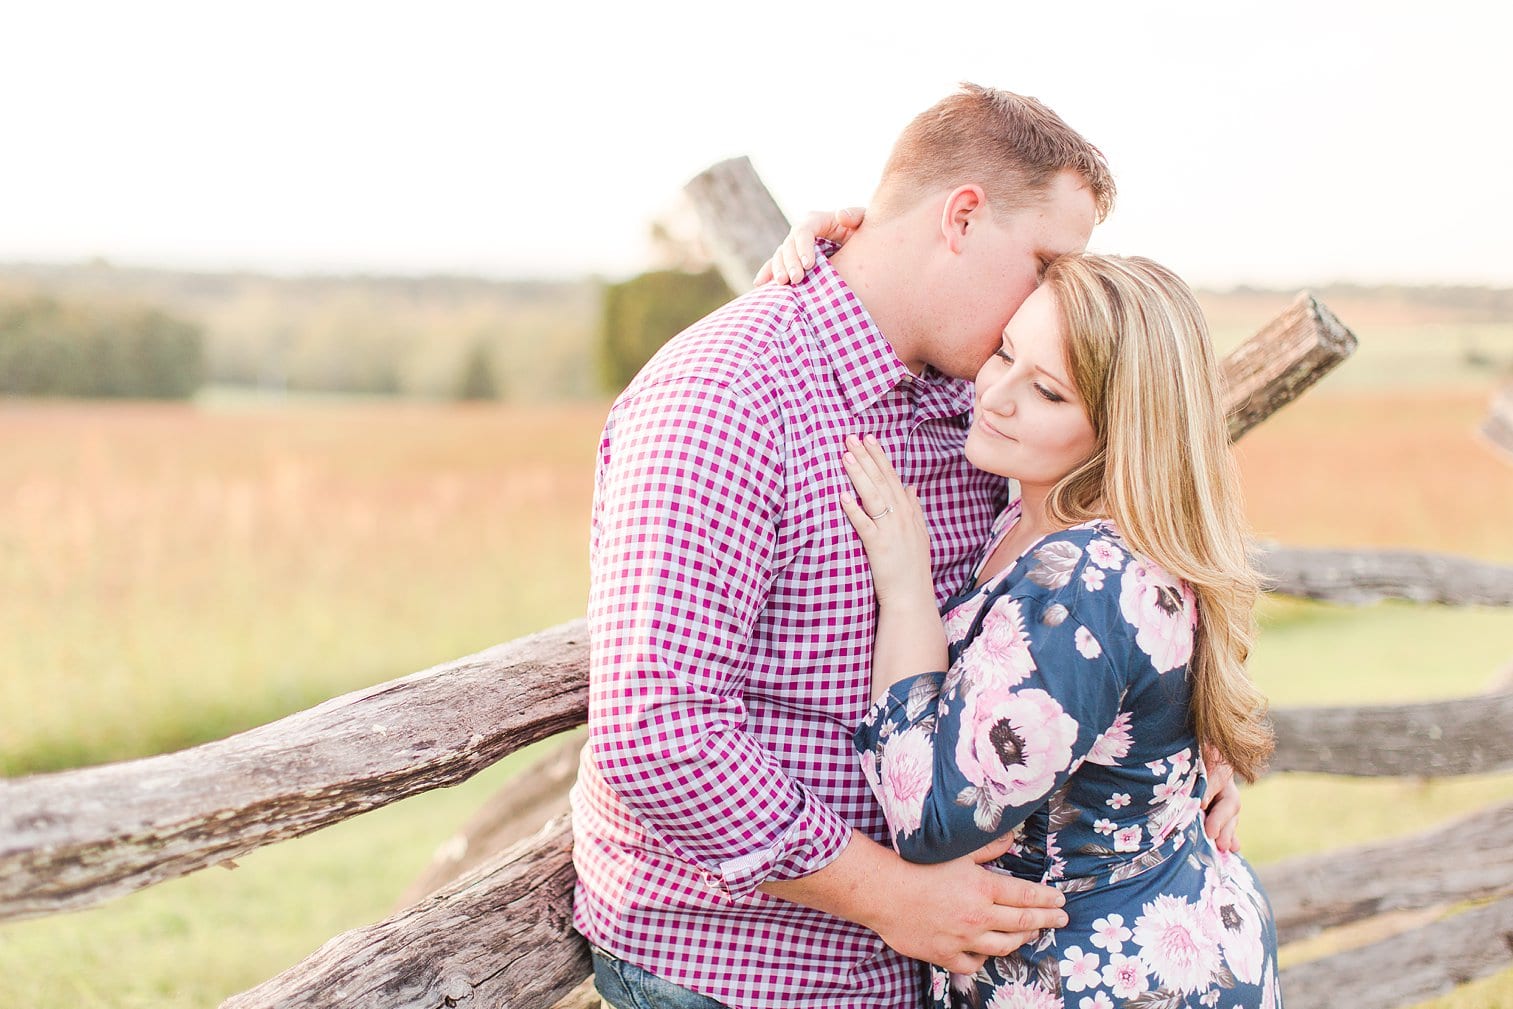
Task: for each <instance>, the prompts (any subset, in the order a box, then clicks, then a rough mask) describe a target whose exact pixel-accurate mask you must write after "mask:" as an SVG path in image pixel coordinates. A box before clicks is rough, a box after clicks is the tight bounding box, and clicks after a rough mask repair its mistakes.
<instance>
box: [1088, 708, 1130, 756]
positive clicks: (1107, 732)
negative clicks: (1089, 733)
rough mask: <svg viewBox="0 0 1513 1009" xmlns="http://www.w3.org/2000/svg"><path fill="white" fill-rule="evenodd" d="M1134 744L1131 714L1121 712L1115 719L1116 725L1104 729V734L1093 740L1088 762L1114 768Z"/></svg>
mask: <svg viewBox="0 0 1513 1009" xmlns="http://www.w3.org/2000/svg"><path fill="white" fill-rule="evenodd" d="M1133 743H1134V739H1133V738H1132V736H1131V735H1130V713H1129V712H1128V711H1121V712H1119V715H1118V717H1116V718H1115V719H1114V724H1113V725H1110V726H1109V727H1108V728H1107V729H1104V730H1103V734H1102V735H1100V736H1099V737H1098V738H1097V739H1095V740H1093V745H1092V747H1091V748H1090V749H1089V750H1088V751H1087V762H1088V763H1090V764H1102V765H1103V766H1104V767H1113V766H1114V765H1115V764H1117V763H1119V761H1120V760H1122V759H1124V757H1126V756H1127V755H1128V754H1129V748H1130V746H1131V744H1133Z"/></svg>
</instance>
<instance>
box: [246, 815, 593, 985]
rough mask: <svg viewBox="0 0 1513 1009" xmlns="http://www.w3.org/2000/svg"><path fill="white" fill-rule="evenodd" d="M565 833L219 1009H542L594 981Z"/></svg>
mask: <svg viewBox="0 0 1513 1009" xmlns="http://www.w3.org/2000/svg"><path fill="white" fill-rule="evenodd" d="M572 841H573V835H572V827H571V825H570V823H569V822H568V820H567V818H565V817H564V818H561V819H558V820H554V821H552V823H550V824H548V825H547V827H546V828H545V829H543V830H542V832H541V833H540V834H539V835H538V836H536V837H533V838H528V839H527V840H525V841H522V842H520V843H519V844H517V845H515V846H514V847H512V848H510V849H509V850H508V851H507V852H505V853H504V854H502V855H500V856H499V857H498V858H496V859H494V860H493V861H490V862H488V863H486V864H485V865H483V866H480V867H479V868H478V869H476V870H474V871H473V872H471V873H468V874H467V875H466V876H463V877H462V878H461V879H459V880H457V881H456V882H454V883H453V884H451V885H450V886H448V887H446V888H445V889H443V890H441V891H439V892H437V893H436V894H434V895H432V896H431V897H428V898H426V899H425V900H423V901H421V902H420V903H419V904H416V905H414V906H413V907H410V908H408V909H406V910H404V911H402V912H400V913H399V914H397V915H395V916H394V917H392V918H389V919H387V920H385V921H382V922H379V923H377V924H374V925H367V926H364V927H362V928H357V929H353V930H352V931H350V932H345V933H343V934H341V935H339V936H337V937H336V938H334V939H330V940H328V941H327V942H326V943H325V944H324V945H323V946H321V947H320V949H318V950H316V951H315V952H314V953H312V954H311V955H310V956H308V957H306V958H305V959H304V960H302V961H301V962H299V963H298V964H296V965H294V966H293V967H291V968H289V969H288V970H286V971H284V972H283V973H282V974H279V975H278V976H276V977H273V978H270V979H269V980H267V981H264V982H263V983H262V984H260V985H258V986H257V987H256V988H252V989H250V990H248V991H245V992H242V993H241V994H239V995H234V996H232V997H231V998H229V999H227V1000H226V1001H225V1002H223V1003H221V1006H222V1009H292V1007H296V1006H297V1007H299V1009H351V1007H353V1006H361V1007H362V1009H433V1007H434V1009H440V1007H442V1006H463V1007H470V1006H476V1007H479V1009H483V1007H489V1009H494V1007H498V1009H515V1007H519V1009H542V1007H544V1006H550V1005H552V1004H553V1003H555V1002H557V1001H558V1000H559V999H562V998H563V997H564V996H567V995H568V994H569V993H571V992H573V990H574V989H575V988H577V987H578V986H579V984H580V983H581V982H582V981H583V979H584V978H585V977H586V976H587V975H588V974H589V972H590V965H589V956H588V945H587V943H585V942H584V941H583V938H582V937H581V936H579V935H578V934H577V933H576V932H574V931H573V927H572V910H571V908H572V893H573V880H574V876H573V863H572Z"/></svg>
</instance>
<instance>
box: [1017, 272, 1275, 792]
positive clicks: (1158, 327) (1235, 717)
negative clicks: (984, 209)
mask: <svg viewBox="0 0 1513 1009" xmlns="http://www.w3.org/2000/svg"><path fill="white" fill-rule="evenodd" d="M1045 283H1046V284H1047V285H1049V286H1050V288H1051V291H1052V293H1053V294H1054V295H1055V297H1056V302H1057V305H1058V307H1059V309H1060V313H1061V320H1062V327H1063V333H1064V335H1065V337H1066V352H1067V367H1068V369H1069V370H1070V372H1071V378H1072V382H1073V384H1074V385H1075V386H1076V387H1077V392H1078V394H1079V395H1080V396H1081V397H1082V402H1083V404H1084V405H1085V406H1086V407H1087V412H1088V418H1089V420H1091V422H1092V425H1093V432H1094V434H1095V435H1096V437H1097V445H1098V448H1097V450H1096V451H1095V452H1094V453H1093V455H1092V456H1091V457H1090V458H1089V459H1088V460H1087V461H1085V462H1084V463H1083V464H1082V465H1081V466H1079V467H1078V468H1076V469H1075V470H1073V471H1072V472H1071V473H1069V474H1067V475H1066V476H1065V477H1064V478H1062V479H1061V481H1060V482H1058V483H1057V484H1056V486H1055V487H1054V488H1052V490H1051V493H1050V496H1049V498H1048V499H1047V513H1048V517H1049V518H1050V519H1051V521H1053V522H1055V523H1058V524H1063V525H1075V524H1077V523H1080V522H1086V521H1088V520H1090V519H1093V518H1100V517H1103V518H1108V519H1111V520H1112V521H1113V523H1114V524H1115V525H1116V526H1117V527H1118V529H1119V531H1120V533H1121V534H1122V535H1123V537H1124V540H1125V542H1126V543H1127V544H1128V545H1129V547H1130V549H1131V550H1133V551H1135V552H1136V553H1139V554H1143V555H1145V556H1146V557H1149V558H1150V559H1151V560H1152V561H1154V562H1155V563H1157V564H1159V565H1160V566H1161V567H1163V568H1165V569H1166V570H1167V571H1168V572H1169V573H1170V574H1172V575H1174V576H1176V577H1178V578H1181V579H1183V580H1184V581H1186V582H1187V583H1188V585H1189V586H1191V588H1192V590H1193V592H1194V594H1195V595H1196V596H1197V600H1198V628H1197V632H1196V638H1195V640H1194V642H1193V658H1192V663H1191V666H1190V671H1191V675H1192V684H1193V686H1192V719H1193V727H1194V730H1195V732H1196V734H1197V737H1198V741H1199V742H1200V743H1211V744H1212V745H1213V746H1214V748H1215V749H1217V750H1218V751H1219V753H1220V755H1222V756H1223V757H1224V758H1225V759H1226V760H1227V761H1228V762H1229V763H1230V765H1231V766H1233V767H1234V769H1235V771H1236V773H1238V774H1239V775H1240V776H1241V777H1243V778H1245V779H1246V780H1247V781H1254V780H1255V778H1256V777H1257V776H1258V775H1259V774H1260V773H1261V771H1262V770H1263V769H1264V767H1265V764H1266V761H1267V759H1268V758H1269V757H1270V755H1271V751H1272V749H1273V746H1274V742H1273V737H1272V732H1271V727H1270V725H1269V723H1268V721H1267V718H1266V699H1265V697H1264V696H1263V695H1262V694H1261V692H1260V691H1259V690H1257V689H1256V686H1255V684H1253V683H1252V682H1251V681H1250V678H1249V677H1248V676H1247V675H1246V673H1245V661H1246V658H1247V657H1248V656H1249V654H1250V648H1251V644H1252V642H1253V641H1254V639H1255V604H1256V599H1257V597H1258V595H1259V594H1260V577H1259V576H1258V575H1257V573H1256V571H1255V568H1254V567H1253V566H1252V564H1251V559H1250V539H1249V534H1248V531H1247V524H1246V521H1245V516H1244V511H1243V506H1242V502H1241V495H1240V482H1239V474H1238V471H1237V470H1236V467H1235V462H1234V455H1233V452H1232V451H1231V449H1230V444H1229V434H1228V429H1227V427H1226V425H1225V418H1224V407H1223V394H1222V387H1221V383H1220V377H1219V368H1218V362H1217V360H1216V359H1215V356H1214V351H1213V347H1212V345H1211V344H1210V342H1209V338H1208V326H1207V323H1206V322H1205V321H1204V318H1203V312H1202V310H1201V309H1200V308H1199V307H1198V303H1197V300H1196V299H1195V298H1194V297H1193V294H1192V291H1191V290H1189V289H1188V287H1187V285H1186V284H1184V283H1183V282H1182V281H1181V280H1180V279H1179V278H1178V277H1177V276H1176V274H1174V273H1172V272H1171V271H1170V270H1168V269H1166V268H1165V267H1163V266H1161V265H1159V264H1157V263H1153V262H1151V261H1150V260H1148V259H1141V258H1137V257H1122V256H1094V255H1078V256H1066V257H1063V258H1061V259H1058V260H1056V261H1055V262H1054V263H1052V264H1051V267H1050V269H1049V270H1047V272H1046V277H1045Z"/></svg>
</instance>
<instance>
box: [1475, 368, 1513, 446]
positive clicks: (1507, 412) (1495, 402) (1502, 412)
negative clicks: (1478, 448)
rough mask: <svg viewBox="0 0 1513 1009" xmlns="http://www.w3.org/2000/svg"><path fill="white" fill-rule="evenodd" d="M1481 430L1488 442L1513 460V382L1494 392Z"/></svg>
mask: <svg viewBox="0 0 1513 1009" xmlns="http://www.w3.org/2000/svg"><path fill="white" fill-rule="evenodd" d="M1480 432H1481V436H1482V437H1483V438H1485V439H1486V440H1487V444H1489V445H1491V446H1492V447H1493V448H1494V449H1496V450H1497V451H1498V452H1499V453H1500V454H1501V455H1502V457H1503V458H1504V459H1506V460H1508V461H1509V462H1513V382H1510V383H1509V384H1507V385H1505V386H1503V387H1502V388H1501V389H1499V390H1498V391H1497V392H1495V393H1493V394H1492V402H1491V403H1490V404H1489V405H1488V407H1487V419H1486V420H1484V421H1482V425H1481V428H1480Z"/></svg>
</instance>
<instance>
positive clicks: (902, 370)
mask: <svg viewBox="0 0 1513 1009" xmlns="http://www.w3.org/2000/svg"><path fill="white" fill-rule="evenodd" d="M793 293H794V296H795V298H796V300H797V301H798V305H799V309H800V310H801V311H802V312H804V314H805V315H807V316H808V317H809V320H810V322H811V323H812V324H813V326H814V329H815V332H816V333H818V334H819V335H820V338H821V341H822V343H823V344H824V345H825V347H826V349H827V350H828V351H829V353H830V364H831V369H832V371H833V372H834V374H835V381H836V385H837V386H839V388H840V391H841V395H842V397H844V399H845V400H846V405H847V406H848V407H849V408H850V409H851V412H852V413H853V414H860V413H863V412H865V411H866V410H868V409H869V408H871V407H872V405H873V404H875V403H876V402H877V401H878V400H879V399H882V397H883V396H884V395H885V394H887V393H888V391H889V390H891V389H893V388H894V387H895V386H897V385H899V384H900V383H902V382H913V383H915V384H916V385H917V386H918V392H917V395H918V400H917V403H916V409H917V412H918V414H919V415H920V416H921V417H924V418H936V417H952V416H959V415H960V414H964V413H967V412H969V411H970V410H971V409H972V383H971V382H967V381H965V380H962V379H956V378H948V377H947V376H945V375H942V374H941V373H940V372H938V371H936V370H935V369H934V368H932V367H930V366H929V365H926V366H925V370H924V372H923V374H921V375H918V376H915V375H914V374H913V373H912V372H910V371H909V369H908V368H907V367H905V366H904V363H903V362H902V361H900V360H899V359H898V355H897V354H896V353H894V351H893V345H892V344H890V343H889V342H888V338H887V337H885V336H883V332H882V330H881V329H879V328H878V326H877V323H876V322H874V321H873V319H872V315H871V314H870V313H869V312H868V311H867V308H866V306H865V305H863V304H862V302H861V299H860V298H858V297H857V296H856V294H855V293H854V292H853V291H852V290H851V288H850V287H849V286H848V285H847V284H846V282H845V280H843V279H842V278H841V275H840V274H839V273H837V272H836V269H835V267H834V266H831V265H830V260H829V259H827V258H826V257H825V256H824V255H823V254H822V253H819V252H817V253H816V255H815V257H814V268H813V269H812V270H810V271H809V273H808V275H807V276H806V277H805V278H804V280H803V281H802V282H801V283H799V284H798V285H797V286H795V287H794V289H793Z"/></svg>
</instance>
